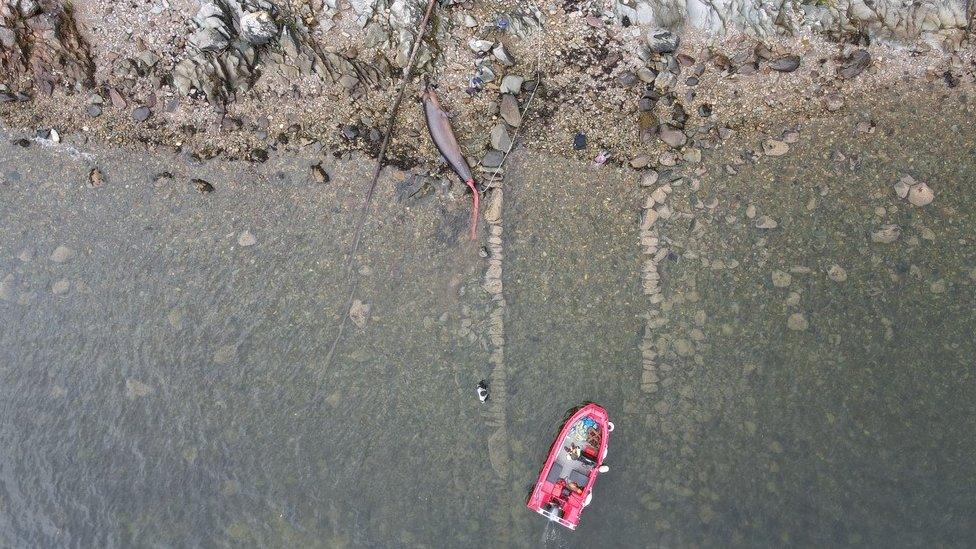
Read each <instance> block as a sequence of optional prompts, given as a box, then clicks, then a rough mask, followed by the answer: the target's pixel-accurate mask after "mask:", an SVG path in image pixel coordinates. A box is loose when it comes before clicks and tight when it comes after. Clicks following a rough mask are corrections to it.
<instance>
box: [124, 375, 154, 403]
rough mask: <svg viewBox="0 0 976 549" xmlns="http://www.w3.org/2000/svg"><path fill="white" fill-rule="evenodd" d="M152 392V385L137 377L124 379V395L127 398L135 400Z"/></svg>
mask: <svg viewBox="0 0 976 549" xmlns="http://www.w3.org/2000/svg"><path fill="white" fill-rule="evenodd" d="M152 392H153V389H152V387H150V386H149V385H146V384H145V383H143V382H141V381H139V380H137V379H132V378H129V379H127V380H125V397H126V398H128V399H129V400H135V399H137V398H139V397H144V396H148V395H150V394H151V393H152Z"/></svg>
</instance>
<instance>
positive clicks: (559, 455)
mask: <svg viewBox="0 0 976 549" xmlns="http://www.w3.org/2000/svg"><path fill="white" fill-rule="evenodd" d="M610 431H613V422H611V421H610V418H609V417H608V416H607V411H606V410H604V409H603V408H602V407H601V406H598V405H596V404H587V405H585V406H583V407H582V408H580V409H578V410H576V411H575V412H573V415H572V416H570V418H569V419H568V420H567V421H566V423H565V424H564V425H563V427H562V429H560V431H559V436H557V437H556V440H555V442H553V443H552V447H551V448H550V449H549V459H547V460H546V464H545V465H543V466H542V470H541V471H540V472H539V480H538V481H536V483H535V488H534V489H533V490H532V495H530V496H529V501H528V503H526V505H528V507H529V509H532V510H533V511H535V512H537V513H539V514H540V515H542V516H544V517H546V518H548V519H549V520H552V521H555V522H558V523H559V524H562V525H563V526H565V527H567V528H570V529H572V530H575V529H576V526H577V525H579V517H580V513H582V512H583V507H586V506H587V505H589V504H590V499H591V498H592V497H593V485H594V484H595V483H596V477H597V475H599V474H600V473H601V472H606V468H604V467H603V460H604V458H606V457H607V442H608V439H609V438H610V436H609V435H610ZM601 469H603V470H602V471H601Z"/></svg>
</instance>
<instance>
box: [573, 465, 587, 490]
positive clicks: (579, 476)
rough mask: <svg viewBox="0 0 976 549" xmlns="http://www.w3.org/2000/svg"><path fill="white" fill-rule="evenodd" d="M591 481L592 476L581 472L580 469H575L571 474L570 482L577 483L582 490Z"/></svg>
mask: <svg viewBox="0 0 976 549" xmlns="http://www.w3.org/2000/svg"><path fill="white" fill-rule="evenodd" d="M589 481H590V475H588V474H586V473H584V472H583V471H580V470H579V469H573V470H572V471H571V472H570V473H569V479H568V482H575V483H576V484H577V485H579V487H580V488H583V487H585V486H586V483H587V482H589Z"/></svg>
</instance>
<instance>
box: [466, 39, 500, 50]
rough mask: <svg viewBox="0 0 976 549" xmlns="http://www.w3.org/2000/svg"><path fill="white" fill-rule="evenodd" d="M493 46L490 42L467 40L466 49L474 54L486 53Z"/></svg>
mask: <svg viewBox="0 0 976 549" xmlns="http://www.w3.org/2000/svg"><path fill="white" fill-rule="evenodd" d="M494 45H495V43H494V42H492V41H491V40H478V39H476V38H472V39H471V40H468V48H470V49H471V51H473V52H475V53H488V52H490V51H491V48H492V46H494Z"/></svg>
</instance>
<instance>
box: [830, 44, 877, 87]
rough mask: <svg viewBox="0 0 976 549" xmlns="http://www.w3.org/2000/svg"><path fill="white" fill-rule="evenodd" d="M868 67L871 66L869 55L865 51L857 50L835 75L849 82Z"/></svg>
mask: <svg viewBox="0 0 976 549" xmlns="http://www.w3.org/2000/svg"><path fill="white" fill-rule="evenodd" d="M869 66H871V54H870V53H868V51H867V50H857V51H855V52H854V53H853V54H851V56H850V58H849V59H848V60H847V61H845V62H844V64H843V65H841V67H840V68H839V69H837V74H838V75H840V77H841V78H844V79H847V80H850V79H851V78H854V77H855V76H857V75H859V74H861V73H862V72H864V69H866V68H868V67H869Z"/></svg>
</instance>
